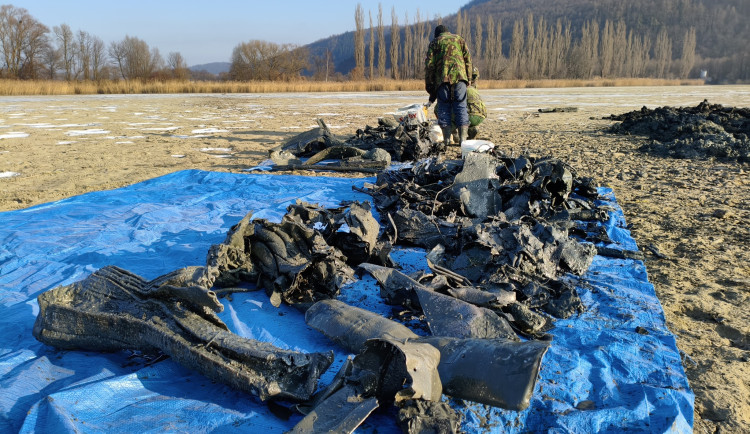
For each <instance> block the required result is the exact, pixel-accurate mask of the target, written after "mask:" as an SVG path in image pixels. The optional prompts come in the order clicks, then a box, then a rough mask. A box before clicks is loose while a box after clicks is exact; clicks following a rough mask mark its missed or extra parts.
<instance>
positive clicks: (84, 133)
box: [65, 128, 109, 136]
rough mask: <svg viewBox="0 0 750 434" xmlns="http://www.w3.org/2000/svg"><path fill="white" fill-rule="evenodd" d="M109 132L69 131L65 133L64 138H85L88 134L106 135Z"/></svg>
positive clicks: (97, 129)
mask: <svg viewBox="0 0 750 434" xmlns="http://www.w3.org/2000/svg"><path fill="white" fill-rule="evenodd" d="M108 133H109V131H107V130H102V129H100V128H92V129H88V130H71V131H68V132H67V133H65V135H66V136H86V135H89V134H108Z"/></svg>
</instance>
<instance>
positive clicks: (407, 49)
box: [401, 12, 414, 78]
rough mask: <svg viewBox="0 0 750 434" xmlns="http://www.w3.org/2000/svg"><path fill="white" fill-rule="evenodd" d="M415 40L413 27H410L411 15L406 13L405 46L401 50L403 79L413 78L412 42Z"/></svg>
mask: <svg viewBox="0 0 750 434" xmlns="http://www.w3.org/2000/svg"><path fill="white" fill-rule="evenodd" d="M413 39H414V33H413V29H412V27H411V26H410V25H409V15H408V13H406V12H404V46H403V50H401V54H402V56H401V59H402V61H401V78H413V77H412V76H411V71H412V65H411V60H412V57H411V55H412V51H411V46H412V41H413Z"/></svg>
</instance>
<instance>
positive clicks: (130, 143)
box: [115, 140, 134, 145]
mask: <svg viewBox="0 0 750 434" xmlns="http://www.w3.org/2000/svg"><path fill="white" fill-rule="evenodd" d="M133 143H134V142H131V141H130V140H127V141H124V142H115V145H132V144H133Z"/></svg>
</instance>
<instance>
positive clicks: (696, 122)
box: [605, 100, 750, 163]
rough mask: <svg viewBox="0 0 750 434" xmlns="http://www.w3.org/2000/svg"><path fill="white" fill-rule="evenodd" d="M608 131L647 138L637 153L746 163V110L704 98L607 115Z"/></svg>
mask: <svg viewBox="0 0 750 434" xmlns="http://www.w3.org/2000/svg"><path fill="white" fill-rule="evenodd" d="M605 119H609V120H613V121H618V123H616V124H614V125H612V127H610V129H609V131H610V132H611V133H615V134H625V135H637V136H643V137H646V138H648V139H649V140H650V141H649V142H648V143H646V144H644V145H642V146H641V147H640V148H639V150H640V151H641V152H645V153H650V154H652V155H657V156H661V157H671V158H695V159H707V158H716V159H719V160H722V161H738V162H745V163H747V162H750V109H748V108H737V107H724V106H722V105H720V104H709V102H708V101H707V100H704V101H703V102H701V103H700V104H698V105H697V106H695V107H681V108H674V107H658V108H655V109H653V110H651V109H648V108H646V107H643V108H641V109H640V110H636V111H632V112H628V113H624V114H621V115H611V116H609V117H606V118H605Z"/></svg>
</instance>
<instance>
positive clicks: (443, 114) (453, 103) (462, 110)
mask: <svg viewBox="0 0 750 434" xmlns="http://www.w3.org/2000/svg"><path fill="white" fill-rule="evenodd" d="M437 99H438V102H439V104H438V106H437V112H436V114H437V118H438V125H440V127H441V128H443V127H450V126H451V115H453V119H455V124H456V126H459V127H460V126H467V125H469V110H468V108H467V106H466V82H464V81H459V82H458V83H456V84H454V85H451V84H449V83H443V84H441V85H440V86H439V87H438V91H437Z"/></svg>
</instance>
